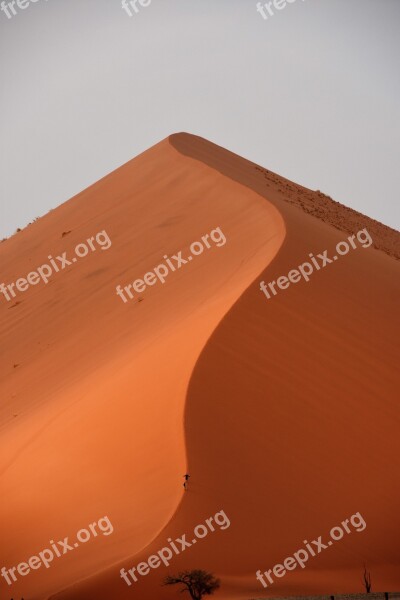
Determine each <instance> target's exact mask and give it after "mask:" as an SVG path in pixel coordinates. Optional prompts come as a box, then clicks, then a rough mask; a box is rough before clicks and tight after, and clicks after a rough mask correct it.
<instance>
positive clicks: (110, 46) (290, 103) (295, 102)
mask: <svg viewBox="0 0 400 600" xmlns="http://www.w3.org/2000/svg"><path fill="white" fill-rule="evenodd" d="M264 1H265V0H264ZM24 2H25V3H27V2H28V0H23V1H22V4H23V3H24ZM256 4H257V3H256V0H152V1H151V4H150V6H148V7H147V8H144V7H142V8H141V9H140V12H139V14H137V15H134V16H133V17H131V18H130V17H129V16H128V15H127V13H126V12H125V11H124V10H123V9H122V6H121V0H48V1H47V0H37V1H36V2H35V3H31V4H30V5H29V6H28V7H27V8H26V9H25V10H21V9H18V14H17V15H15V16H13V17H12V18H11V19H8V18H7V15H6V13H5V12H0V52H1V55H0V80H1V96H0V105H1V110H0V152H1V161H0V198H1V213H0V215H1V222H0V238H1V237H3V236H6V235H9V234H10V233H12V232H13V231H14V230H15V229H16V228H17V227H23V226H25V225H26V224H27V223H28V222H29V221H31V220H32V219H33V218H34V217H36V216H40V215H43V214H44V213H46V212H47V211H48V210H49V209H50V208H54V207H56V206H58V205H59V204H60V203H62V202H64V201H65V200H67V199H68V198H70V197H71V196H73V195H74V194H76V193H78V192H79V191H81V190H82V189H84V188H85V187H87V186H88V185H90V184H91V183H93V182H95V181H97V180H98V179H99V178H101V177H103V176H104V175H106V174H107V173H109V172H110V171H112V170H114V169H115V168H116V167H118V166H120V165H121V164H123V163H125V162H126V161H128V160H130V159H131V158H133V157H134V156H136V155H137V154H139V153H140V152H142V151H143V150H145V149H146V148H148V147H150V146H152V145H153V144H155V143H156V142H158V141H160V140H161V139H163V138H165V137H166V136H168V135H169V134H170V133H173V132H176V131H188V132H190V133H195V134H198V135H201V136H203V137H205V138H208V139H209V140H211V141H213V142H215V143H217V144H219V145H221V146H224V147H226V148H228V149H230V150H232V151H234V152H236V153H238V154H240V155H242V156H244V157H246V158H249V159H251V160H253V161H255V162H257V163H259V164H261V165H263V166H265V167H267V168H268V169H271V170H273V171H276V172H277V173H279V174H281V175H283V176H285V177H288V178H289V179H292V180H293V181H295V182H297V183H301V184H303V185H306V186H308V187H310V188H312V189H321V190H322V191H323V192H325V193H327V194H329V195H331V196H332V197H333V198H335V199H336V200H338V201H340V202H343V203H344V204H347V205H348V206H351V207H352V208H355V209H356V210H359V211H361V212H363V213H365V214H367V215H369V216H371V217H374V218H376V219H378V220H380V221H382V222H384V223H386V224H388V225H390V226H392V227H399V226H400V218H399V190H400V168H399V165H398V162H399V154H400V153H399V145H400V144H399V139H400V102H399V87H400V78H399V73H400V68H399V67H400V65H399V62H400V60H399V56H400V36H399V35H398V32H399V30H400V0H305V1H302V0H295V1H293V3H291V4H288V5H287V6H286V8H284V9H283V10H280V11H276V13H275V15H274V16H273V17H269V18H268V20H264V19H263V18H262V16H261V15H260V14H259V13H257V11H256ZM263 4H264V2H263Z"/></svg>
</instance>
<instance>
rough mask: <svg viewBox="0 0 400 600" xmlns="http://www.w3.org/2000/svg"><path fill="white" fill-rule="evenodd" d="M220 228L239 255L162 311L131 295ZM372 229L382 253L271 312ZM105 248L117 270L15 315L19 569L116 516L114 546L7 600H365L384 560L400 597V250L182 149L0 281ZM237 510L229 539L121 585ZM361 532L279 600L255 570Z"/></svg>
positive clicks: (188, 143)
mask: <svg viewBox="0 0 400 600" xmlns="http://www.w3.org/2000/svg"><path fill="white" fill-rule="evenodd" d="M216 227H220V228H221V229H222V231H223V232H224V234H225V236H226V239H227V243H226V244H225V245H224V246H221V247H219V248H217V247H213V248H211V249H210V250H208V251H207V252H204V253H203V254H202V255H201V256H198V257H196V259H195V260H193V261H192V262H191V263H190V264H188V265H185V266H184V268H182V269H180V270H179V271H177V272H176V273H173V274H171V275H170V277H168V278H167V280H166V283H165V284H164V285H161V284H158V285H156V286H154V287H152V288H149V289H147V290H146V291H145V292H144V293H143V294H141V300H142V301H141V302H138V301H137V299H135V300H134V301H132V302H128V303H127V304H124V303H123V302H122V301H121V299H120V298H119V297H117V296H116V293H115V287H116V285H118V284H122V285H125V284H127V283H129V282H132V281H133V280H135V279H137V278H139V277H142V276H143V274H144V273H146V272H147V271H149V270H150V269H152V268H154V266H156V265H157V264H159V263H160V262H161V261H162V260H163V256H164V255H168V256H171V255H173V254H175V253H176V252H177V251H179V250H184V251H185V252H187V249H188V247H189V245H190V243H191V242H193V241H195V240H199V239H201V236H202V235H203V234H205V233H207V232H209V231H211V230H212V229H214V228H216ZM363 227H368V231H370V233H371V236H372V237H373V240H374V245H373V246H371V247H370V248H359V249H357V250H356V251H352V252H351V253H349V254H348V255H347V256H344V257H342V258H341V259H340V260H339V261H337V262H336V263H335V264H332V265H329V267H327V268H326V269H323V270H322V271H321V272H318V273H316V274H315V275H314V276H313V278H312V279H311V280H310V282H308V283H306V282H304V281H302V282H300V283H298V284H296V285H293V286H291V287H290V288H289V289H287V290H285V291H281V292H280V293H279V296H277V297H275V298H273V299H271V300H267V299H266V298H265V296H264V295H263V294H262V293H261V292H260V289H259V282H260V280H265V281H266V282H268V281H271V280H276V279H277V278H278V277H279V276H281V275H286V274H287V273H288V272H289V271H290V270H291V269H294V268H296V266H297V265H299V264H301V263H302V262H304V261H305V260H307V256H308V255H309V253H310V252H313V253H314V254H315V255H316V254H318V253H319V252H322V251H323V250H325V249H334V248H335V245H336V244H337V243H338V242H340V241H342V240H344V239H346V238H347V236H348V235H349V233H356V231H358V230H359V229H361V228H363ZM101 230H106V231H107V233H108V235H109V237H110V239H111V240H112V247H111V248H110V249H108V250H107V251H104V252H103V251H101V250H100V251H99V250H97V251H96V252H94V253H93V254H90V255H89V256H87V257H86V258H85V259H82V260H80V261H79V262H78V263H76V264H74V265H73V266H71V267H70V268H68V269H67V270H65V271H63V272H61V273H59V274H57V276H55V277H54V278H53V279H52V280H51V281H50V282H49V283H48V285H38V286H36V287H34V288H32V289H30V290H29V291H27V292H25V293H23V294H19V298H18V300H19V301H20V304H18V305H17V306H12V305H10V304H9V303H7V302H5V300H4V299H3V298H0V300H1V302H0V327H1V336H2V348H3V355H4V357H3V360H2V362H1V366H0V369H1V371H0V384H1V398H2V403H1V407H0V427H1V434H2V435H1V442H0V443H1V450H0V457H1V458H0V486H1V487H0V489H1V501H0V509H1V515H0V518H1V521H0V530H1V537H2V541H1V562H2V565H1V566H3V565H4V566H7V567H8V568H9V567H11V566H15V565H17V564H18V563H20V562H22V561H26V560H27V559H28V558H29V557H30V556H32V555H35V554H37V553H38V552H39V551H40V550H41V549H43V548H45V547H48V542H49V540H50V539H53V540H54V539H57V540H58V539H63V538H64V537H65V536H71V538H73V537H74V535H75V533H76V531H78V530H79V529H80V528H82V527H85V526H87V524H89V523H92V522H93V521H95V520H98V519H99V518H101V517H103V516H104V515H107V516H108V517H109V518H110V520H111V522H112V524H113V526H114V532H113V533H112V535H110V536H101V537H99V538H97V539H95V540H91V541H90V542H89V543H88V544H87V545H84V546H80V547H79V548H77V549H76V550H74V551H73V552H70V553H68V554H67V555H66V556H65V557H62V558H60V559H59V560H58V561H55V562H54V563H53V564H52V566H51V568H49V569H47V570H46V569H44V568H41V569H39V570H37V571H35V572H33V573H30V574H29V575H28V576H26V577H24V578H23V577H19V580H18V583H15V584H14V585H13V586H12V587H8V586H7V584H6V583H5V582H4V580H1V581H0V590H1V592H0V597H1V598H3V597H4V598H9V597H10V598H11V597H14V598H19V597H20V596H24V598H25V600H28V599H32V600H39V599H40V600H42V599H44V598H48V597H50V596H52V597H53V598H57V599H60V600H61V599H63V600H67V599H68V600H73V599H75V600H78V599H79V600H80V599H83V598H86V599H92V598H93V599H96V600H102V599H104V600H106V599H107V600H110V598H112V599H113V600H123V599H125V598H132V597H133V598H140V599H141V600H143V599H144V600H147V599H148V600H153V599H155V598H158V599H165V600H166V599H168V598H174V597H179V595H177V589H175V588H162V587H160V583H161V581H162V579H163V577H164V576H165V575H166V574H167V572H170V573H171V572H176V571H178V570H180V569H184V568H202V569H206V570H211V571H213V572H214V573H216V574H217V575H218V576H219V577H220V578H221V579H222V582H223V586H222V588H221V590H220V591H219V592H218V594H216V596H215V597H216V598H221V600H222V599H225V600H228V598H229V599H243V600H245V599H249V598H251V597H261V596H263V595H270V596H278V595H286V596H288V595H300V594H333V593H338V592H357V591H361V589H360V586H361V584H360V581H361V576H362V565H363V563H364V562H367V563H368V566H369V569H370V571H371V572H372V574H373V581H374V590H375V591H378V590H379V591H380V590H384V591H390V590H396V589H398V588H399V585H400V548H399V545H398V534H399V531H400V515H399V511H398V506H399V504H400V502H399V501H400V482H399V477H398V473H399V472H400V452H399V446H400V438H399V435H398V431H399V420H400V419H399V416H400V410H399V405H398V400H397V398H398V392H397V393H396V390H398V380H397V381H396V377H395V373H396V356H398V309H397V304H398V297H399V261H398V260H397V259H396V256H398V248H399V244H398V242H399V234H397V233H396V232H393V230H390V228H387V227H384V226H382V225H381V224H378V223H376V222H374V221H372V220H370V219H368V218H367V217H364V216H362V215H359V214H358V213H355V212H354V211H350V210H349V209H346V208H345V207H341V206H340V205H337V204H336V203H333V202H332V201H331V200H330V199H329V198H326V197H324V196H323V195H321V194H316V193H314V192H311V191H309V190H305V188H301V187H300V186H296V185H295V184H292V183H291V182H288V181H287V180H285V179H284V178H282V177H279V176H278V175H275V174H273V173H271V172H269V171H266V170H265V169H261V168H259V167H257V166H256V165H253V164H252V163H249V162H247V161H245V160H243V159H241V158H240V157H236V156H235V155H233V154H231V153H229V152H227V151H225V150H223V149H221V148H219V147H217V146H215V145H213V144H211V143H209V142H206V141H205V140H202V139H200V138H196V137H194V136H189V135H187V134H178V135H175V136H171V137H170V138H169V139H168V140H165V141H163V142H161V143H160V144H158V145H157V146H155V147H154V148H152V149H150V150H149V151H147V152H145V153H144V154H142V155H140V156H139V157H137V158H136V159H134V160H133V161H131V162H130V163H127V164H126V165H124V166H123V167H121V168H120V169H118V170H117V171H115V172H113V173H112V174H110V175H109V176H107V177H105V178H104V179H102V180H101V181H99V182H98V183H96V184H95V185H93V186H91V187H90V188H88V189H87V190H85V191H84V192H82V193H81V194H79V195H78V196H77V197H75V198H73V199H72V200H70V201H69V202H67V203H65V204H64V205H62V206H60V207H59V208H58V209H56V210H54V211H52V212H50V213H49V214H48V215H46V216H45V217H44V218H42V219H40V220H39V221H37V222H36V223H34V224H33V225H31V226H29V227H28V228H27V229H26V230H24V231H22V232H20V233H19V234H17V235H15V236H13V237H12V238H10V239H9V240H7V241H6V242H3V243H2V244H0V261H1V264H2V279H1V280H2V281H4V282H9V281H15V280H16V279H17V278H18V277H23V276H25V275H26V274H27V273H28V272H29V271H30V270H32V269H34V268H36V267H37V266H39V265H41V264H42V263H43V262H45V261H46V257H47V256H48V255H49V254H51V255H53V256H55V255H57V254H59V253H61V252H63V251H65V250H73V248H74V247H75V245H76V244H78V243H80V242H82V241H85V239H87V238H89V237H90V236H93V235H95V234H96V233H97V232H98V231H101ZM67 231H70V233H68V235H64V236H63V235H62V234H63V232H67ZM15 365H18V366H15ZM186 470H189V472H190V473H191V476H192V477H191V480H190V487H189V490H188V492H187V493H184V492H183V488H182V475H183V473H185V472H186ZM221 510H223V511H225V513H226V514H227V515H228V517H229V519H230V522H231V525H230V527H229V528H227V529H225V530H217V531H215V532H214V533H213V534H210V535H209V536H207V538H206V539H204V540H202V541H201V542H200V541H199V543H198V544H197V545H196V546H195V547H194V546H193V547H191V548H190V549H187V550H186V551H185V552H184V553H182V554H181V555H179V556H176V557H175V558H174V560H173V563H172V564H171V566H170V568H169V569H166V568H164V567H162V568H161V567H160V568H159V569H156V570H154V571H152V572H151V573H150V574H149V575H148V576H146V577H142V578H141V579H140V581H139V582H138V583H135V584H134V585H133V586H131V587H128V586H127V585H126V584H125V583H124V582H123V581H122V580H121V578H120V575H119V571H120V569H121V567H125V568H126V569H128V568H130V567H131V566H134V565H137V564H138V563H139V562H140V561H141V560H146V558H147V557H148V556H149V555H151V554H154V553H155V552H157V551H158V550H160V549H161V548H162V547H163V546H165V544H166V541H167V539H168V538H169V537H171V538H172V539H176V538H177V537H179V536H181V535H182V534H183V533H185V532H187V533H188V534H189V537H190V539H191V537H193V536H192V535H190V534H191V532H192V531H193V529H194V527H195V526H196V525H198V524H199V523H202V522H204V521H205V520H206V519H207V518H208V517H210V516H211V515H214V514H215V513H217V512H218V511H221ZM356 512H360V513H361V514H362V516H363V517H364V519H365V521H366V522H367V528H366V529H365V530H364V531H363V532H360V533H357V532H354V533H352V534H351V535H348V536H346V537H345V538H344V539H343V540H341V541H340V542H337V543H336V544H335V545H334V546H332V547H331V548H329V549H328V550H326V551H325V552H324V553H321V554H320V555H319V556H318V557H316V558H315V559H314V560H313V562H311V561H310V563H309V564H308V565H307V568H306V569H304V570H300V569H297V570H296V571H293V572H291V573H289V574H287V575H286V576H285V577H284V578H283V579H281V580H280V581H277V582H276V583H275V584H274V585H273V586H271V588H270V590H268V592H265V593H264V591H263V588H262V587H261V585H260V584H259V583H258V582H257V581H256V580H255V571H256V570H257V569H260V570H261V571H265V570H267V569H270V568H272V567H273V566H274V564H276V563H280V562H282V561H283V560H284V559H285V558H286V557H287V556H290V555H291V554H293V552H295V551H296V550H297V549H298V548H299V547H301V545H302V542H303V540H304V539H308V540H310V539H316V538H317V537H318V536H319V535H322V536H326V535H327V534H328V532H329V530H330V528H331V527H333V526H335V525H337V524H340V522H341V521H342V520H343V519H346V518H348V517H350V515H352V514H354V513H356ZM61 590H64V591H63V592H61Z"/></svg>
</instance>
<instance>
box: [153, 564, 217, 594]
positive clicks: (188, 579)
mask: <svg viewBox="0 0 400 600" xmlns="http://www.w3.org/2000/svg"><path fill="white" fill-rule="evenodd" d="M176 584H182V585H183V586H184V587H183V589H182V590H180V591H181V592H189V594H190V597H191V598H192V600H201V599H202V597H203V596H211V594H213V593H214V592H215V591H216V590H218V589H219V587H220V581H219V579H216V578H215V577H214V575H213V574H212V573H207V571H200V570H194V571H181V572H180V573H178V575H176V576H174V575H172V576H171V575H168V577H166V578H165V579H164V582H163V585H176Z"/></svg>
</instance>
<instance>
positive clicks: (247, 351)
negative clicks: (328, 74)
mask: <svg viewBox="0 0 400 600" xmlns="http://www.w3.org/2000/svg"><path fill="white" fill-rule="evenodd" d="M170 143H171V145H172V146H173V147H174V148H175V149H176V151H177V152H179V153H180V154H181V155H184V156H185V157H186V160H187V161H188V163H189V164H190V165H191V168H193V166H194V164H199V163H200V164H203V165H205V164H206V165H207V166H208V167H210V168H212V169H214V170H215V171H218V172H219V173H221V174H222V175H223V176H225V177H228V178H229V179H231V180H233V181H236V182H237V183H239V184H241V185H243V186H245V187H246V188H248V189H252V190H253V191H255V192H257V194H259V195H260V196H263V197H264V198H265V202H266V203H267V204H268V205H269V203H270V204H272V205H274V206H275V208H276V209H277V210H278V211H279V214H280V215H281V217H282V219H283V221H284V224H285V229H286V236H285V239H284V241H283V244H282V246H281V248H280V250H279V252H278V254H277V255H276V256H275V258H274V259H273V260H272V261H266V264H265V266H264V271H263V273H262V274H261V275H260V276H259V277H258V276H257V277H256V278H255V279H254V281H253V283H252V284H251V285H250V286H249V287H248V288H247V290H246V291H245V293H244V294H242V295H241V296H240V298H239V299H238V300H237V301H236V303H235V304H234V306H233V307H232V308H231V309H230V310H229V312H228V313H227V314H226V315H225V317H224V318H223V319H221V321H220V322H219V324H218V326H217V327H216V328H215V330H214V332H213V334H212V336H211V337H210V339H209V340H208V341H207V343H206V345H205V347H204V348H203V351H202V352H201V355H200V357H199V359H198V360H197V362H196V365H195V367H194V369H193V372H192V374H191V377H190V384H189V387H188V390H187V394H186V410H185V441H186V449H187V457H188V468H189V472H190V473H191V476H192V478H191V481H190V488H189V491H188V493H187V494H185V497H184V499H183V502H182V503H181V504H180V505H179V507H178V509H177V510H176V512H175V514H174V515H173V517H172V519H171V520H170V521H169V522H168V524H167V525H166V527H165V528H164V530H163V531H161V532H160V534H159V535H158V536H157V537H155V539H154V540H153V541H152V542H151V543H150V544H149V545H148V546H147V547H146V548H145V549H144V550H142V551H140V552H139V553H137V554H134V553H133V552H132V556H131V558H127V559H126V560H124V561H122V562H121V563H118V564H115V565H114V566H113V567H111V568H109V569H106V570H104V572H103V573H99V574H98V575H97V576H96V577H94V578H88V579H87V580H86V581H83V582H81V583H80V584H77V585H75V586H73V587H71V588H69V589H67V590H65V591H64V592H63V593H60V594H57V596H56V598H57V599H59V600H61V599H62V600H72V599H81V598H92V597H93V598H96V599H97V600H106V599H108V598H115V599H118V600H123V599H128V598H140V599H141V600H143V599H145V600H153V599H154V598H158V599H165V600H167V599H168V598H171V599H172V598H174V597H178V595H177V593H176V592H177V590H176V589H170V588H161V587H160V582H161V580H162V578H163V577H164V576H165V575H166V574H167V572H169V573H171V572H177V571H178V570H180V569H184V568H202V569H208V570H211V571H213V572H214V573H216V574H217V575H218V576H219V577H221V579H222V583H223V586H222V588H221V590H220V591H219V592H218V594H217V595H216V598H217V597H219V598H221V599H224V600H228V599H233V598H237V599H242V600H245V599H249V598H251V597H261V596H263V594H264V595H266V596H267V595H270V596H277V595H300V594H311V593H313V594H317V593H325V594H335V593H338V592H355V591H360V590H361V585H362V583H361V582H362V569H363V567H362V565H363V563H364V562H366V563H367V564H368V568H369V570H370V571H371V573H372V575H373V586H374V590H376V591H378V590H387V591H390V590H396V589H398V588H399V585H400V550H399V545H398V534H399V531H400V515H399V511H398V506H399V501H400V483H399V477H398V473H399V471H400V452H399V450H400V448H399V446H400V439H399V435H398V431H399V420H400V418H399V417H400V414H399V413H400V410H399V403H398V380H396V377H395V373H396V357H397V356H398V310H397V302H398V297H399V262H398V261H397V260H396V256H398V242H399V236H398V234H397V233H396V232H394V231H393V230H391V229H390V228H387V227H385V226H383V225H381V224H379V223H376V222H375V221H372V220H371V219H368V217H364V216H363V215H360V214H358V213H355V212H354V211H351V210H350V209H347V208H346V207H342V206H341V205H339V204H337V203H334V202H333V201H331V200H330V199H329V198H326V197H325V196H323V195H321V194H316V193H314V192H311V191H309V190H305V188H301V187H300V186H296V185H295V184H292V183H290V182H288V181H287V180H285V179H283V178H281V177H279V176H278V175H275V174H272V173H270V172H268V171H265V170H264V169H261V168H260V167H257V166H256V165H254V164H252V163H250V162H248V161H245V160H243V159H241V158H240V157H237V156H235V155H233V154H232V153H230V152H228V151H226V150H224V149H222V148H219V147H217V146H215V145H214V144H211V143H210V142H207V141H205V140H202V139H201V138H197V137H194V136H190V135H188V134H178V135H174V136H171V138H170ZM243 226H244V227H246V225H245V224H243ZM365 227H367V228H368V231H369V232H370V234H371V236H372V238H373V246H370V247H369V248H363V247H361V246H359V247H358V248H357V249H356V250H351V251H350V252H349V254H348V255H346V256H342V257H340V259H338V260H337V261H336V262H334V263H332V264H329V265H328V266H327V267H326V268H324V269H321V270H320V271H319V272H316V273H315V274H314V275H313V276H312V278H311V279H310V281H309V282H308V283H306V282H305V281H301V282H300V283H297V284H296V285H291V286H290V287H289V288H288V289H286V290H280V291H279V294H278V295H277V296H276V297H273V298H271V299H270V300H268V299H267V298H266V297H265V296H264V295H263V294H262V293H261V291H260V289H259V282H260V280H264V281H265V282H269V281H272V280H276V279H277V278H278V277H280V276H281V275H287V274H288V272H289V271H290V270H291V269H295V268H296V267H297V266H298V265H300V264H301V263H303V262H304V261H306V260H308V257H309V254H310V253H313V254H314V255H315V256H316V255H317V254H318V253H322V252H323V251H324V250H325V249H327V250H328V251H329V254H330V255H331V256H332V255H333V254H334V252H335V246H336V244H337V243H338V242H340V241H342V240H345V239H346V238H347V237H348V235H349V234H355V233H356V232H357V231H359V230H360V229H363V228H365ZM252 237H253V233H252V230H251V229H250V228H247V241H246V244H245V246H244V247H243V250H244V249H245V247H247V245H248V244H249V243H250V241H251V239H252ZM221 510H223V511H225V513H226V514H227V515H228V517H229V519H230V522H231V525H230V527H229V528H227V529H225V530H220V529H219V528H217V530H216V531H215V532H214V533H210V534H209V535H208V536H207V537H206V538H205V539H203V540H201V541H200V540H198V542H197V544H196V546H192V547H190V548H188V549H186V550H185V552H183V553H181V554H180V555H179V556H174V558H173V561H171V565H170V567H169V569H166V568H164V567H162V568H158V569H157V570H153V571H151V572H150V573H149V575H147V576H146V577H140V578H139V581H138V582H137V583H135V584H134V585H132V586H131V587H128V586H127V585H126V584H125V583H124V582H123V581H122V580H121V579H120V577H119V569H120V568H121V567H122V566H123V567H125V568H126V569H129V568H130V567H132V566H136V565H137V564H138V563H139V562H140V561H142V560H146V559H147V558H148V557H149V556H150V555H152V554H154V553H156V552H157V551H158V550H160V549H161V548H162V547H164V546H166V544H167V540H168V538H172V539H176V538H178V537H180V536H181V535H182V534H183V533H186V534H187V539H188V540H191V539H192V537H193V529H194V528H195V527H196V525H198V524H200V523H202V522H205V520H206V519H207V518H208V517H210V516H212V515H215V513H216V512H218V511H221ZM357 512H360V513H361V515H362V517H363V518H364V519H365V521H366V524H367V527H366V528H365V529H364V530H363V531H359V532H357V531H355V530H354V529H353V532H352V533H351V534H346V535H345V537H344V538H343V539H342V540H340V541H337V542H335V543H334V544H333V545H332V546H330V547H328V548H327V549H326V550H324V551H323V552H322V553H321V554H319V555H318V556H316V557H315V558H312V559H310V560H309V562H308V564H307V567H306V568H305V569H299V568H298V569H296V570H294V571H292V572H290V573H289V572H288V573H287V574H286V576H285V577H284V578H282V579H276V581H275V583H274V584H273V586H271V587H270V588H269V589H268V590H263V588H262V587H261V585H260V583H259V582H257V581H256V579H255V572H256V570H257V569H261V571H266V570H268V569H271V568H272V567H273V566H274V565H275V564H276V563H282V562H283V560H284V559H285V558H286V557H288V556H290V555H293V553H294V552H295V551H296V550H298V549H299V548H300V547H302V546H303V540H314V539H317V538H318V537H319V536H322V538H323V539H325V540H327V539H329V531H330V529H331V528H332V527H334V526H336V525H340V523H341V522H342V521H343V520H345V519H347V518H349V517H350V516H351V515H353V514H355V513H357Z"/></svg>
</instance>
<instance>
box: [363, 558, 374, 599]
mask: <svg viewBox="0 0 400 600" xmlns="http://www.w3.org/2000/svg"><path fill="white" fill-rule="evenodd" d="M371 585H372V584H371V573H370V572H369V571H367V567H366V565H365V564H364V587H365V591H366V592H367V594H369V593H370V591H371Z"/></svg>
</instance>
